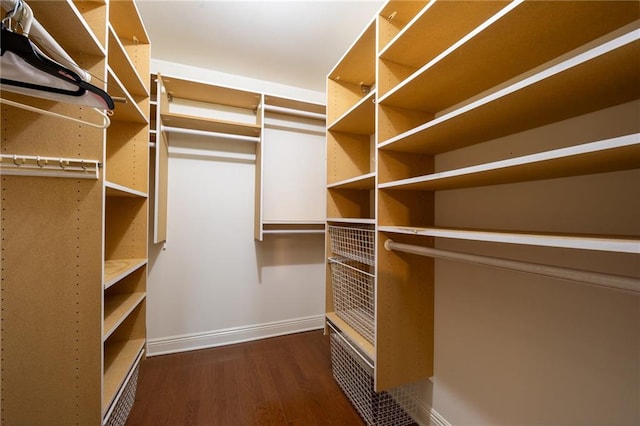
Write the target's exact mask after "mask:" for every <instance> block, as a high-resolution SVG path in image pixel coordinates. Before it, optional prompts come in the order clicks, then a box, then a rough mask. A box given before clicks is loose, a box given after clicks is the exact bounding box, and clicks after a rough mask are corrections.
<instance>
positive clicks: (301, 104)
mask: <svg viewBox="0 0 640 426" xmlns="http://www.w3.org/2000/svg"><path fill="white" fill-rule="evenodd" d="M264 103H265V105H272V106H275V107H280V108H287V109H292V110H298V111H305V112H311V113H316V114H325V112H326V107H325V106H324V105H322V104H316V103H312V102H307V101H301V100H297V99H289V98H283V97H280V96H274V95H267V94H265V95H264Z"/></svg>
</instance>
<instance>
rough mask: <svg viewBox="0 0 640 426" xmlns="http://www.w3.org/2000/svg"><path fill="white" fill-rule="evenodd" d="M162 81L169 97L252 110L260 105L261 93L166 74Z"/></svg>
mask: <svg viewBox="0 0 640 426" xmlns="http://www.w3.org/2000/svg"><path fill="white" fill-rule="evenodd" d="M162 82H163V84H164V88H165V90H166V93H167V95H168V96H169V98H181V99H189V100H192V101H199V102H206V103H211V104H217V105H226V106H230V107H236V108H242V109H248V110H252V111H255V110H257V109H258V106H259V105H260V98H261V95H260V94H259V93H255V92H247V91H245V90H239V89H233V88H230V87H223V86H216V85H213V84H208V83H201V82H197V81H191V80H183V79H180V78H177V77H169V76H166V75H163V76H162Z"/></svg>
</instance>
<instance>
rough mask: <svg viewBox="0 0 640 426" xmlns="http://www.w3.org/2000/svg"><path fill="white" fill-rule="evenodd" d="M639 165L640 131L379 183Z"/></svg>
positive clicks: (404, 185) (479, 182) (513, 178)
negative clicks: (639, 132) (638, 132)
mask: <svg viewBox="0 0 640 426" xmlns="http://www.w3.org/2000/svg"><path fill="white" fill-rule="evenodd" d="M638 165H640V134H633V135H628V136H621V137H618V138H614V139H608V140H604V141H598V142H592V143H587V144H583V145H577V146H572V147H568V148H561V149H557V150H552V151H546V152H540V153H536V154H531V155H527V156H523V157H516V158H512V159H507V160H500V161H495V162H491V163H483V164H480V165H477V166H470V167H465V168H461V169H457V170H448V171H443V172H439V173H434V174H430V175H426V176H419V177H412V178H407V179H403V180H398V181H393V182H387V183H380V184H379V185H378V187H379V188H380V189H399V190H421V191H437V190H447V189H458V188H465V187H477V186H484V185H498V184H505V183H516V182H523V181H534V180H542V179H553V178H559V177H567V176H578V175H586V174H594V173H605V172H611V171H617V170H626V169H634V168H637V167H638Z"/></svg>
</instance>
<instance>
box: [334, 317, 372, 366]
mask: <svg viewBox="0 0 640 426" xmlns="http://www.w3.org/2000/svg"><path fill="white" fill-rule="evenodd" d="M326 317H327V320H329V321H330V322H331V323H333V324H335V326H336V327H337V328H338V329H339V330H340V331H341V332H342V333H344V334H345V335H346V336H347V337H348V338H349V340H350V341H351V342H353V343H354V345H355V346H356V347H357V348H358V349H359V350H361V351H362V352H363V353H364V354H365V355H366V356H367V357H368V358H369V359H370V360H371V361H373V362H374V363H375V360H376V351H375V349H374V347H373V345H372V344H371V342H369V341H368V340H367V339H366V338H365V337H363V336H362V335H360V333H358V332H357V331H356V329H355V328H353V327H351V326H350V325H349V324H347V323H346V322H345V321H344V320H343V319H342V318H340V317H339V316H338V315H337V314H336V313H335V312H327V314H326Z"/></svg>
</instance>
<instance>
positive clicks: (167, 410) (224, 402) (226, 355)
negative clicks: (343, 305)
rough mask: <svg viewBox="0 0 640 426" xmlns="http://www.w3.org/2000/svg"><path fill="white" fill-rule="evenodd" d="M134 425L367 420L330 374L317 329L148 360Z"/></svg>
mask: <svg viewBox="0 0 640 426" xmlns="http://www.w3.org/2000/svg"><path fill="white" fill-rule="evenodd" d="M134 425H153V426H162V425H170V426H174V425H175V426H178V425H185V426H186V425H197V426H204V425H216V426H244V425H274V426H276V425H277V426H281V425H287V426H289V425H291V426H293V425H300V426H313V425H331V426H341V425H344V426H352V425H353V426H363V425H364V422H363V421H362V420H361V419H360V417H359V415H358V413H357V412H356V410H355V409H354V408H353V406H352V405H351V403H350V402H349V400H348V399H347V398H346V397H345V396H344V394H343V393H342V391H341V390H340V388H339V386H338V385H337V384H336V382H335V381H334V379H333V377H332V375H331V361H330V352H329V338H328V336H324V335H323V333H322V331H311V332H306V333H298V334H292V335H288V336H282V337H274V338H270V339H264V340H259V341H254V342H248V343H241V344H237V345H230V346H224V347H219V348H213V349H203V350H197V351H190V352H183V353H179V354H173V355H163V356H156V357H150V358H148V359H146V360H144V361H143V363H142V365H141V367H140V375H139V379H138V391H137V394H136V401H135V404H134V405H133V409H132V410H131V414H130V415H129V420H128V421H127V426H134Z"/></svg>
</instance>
